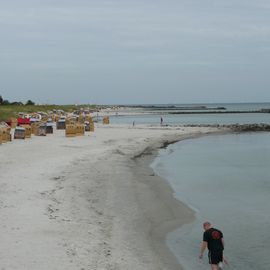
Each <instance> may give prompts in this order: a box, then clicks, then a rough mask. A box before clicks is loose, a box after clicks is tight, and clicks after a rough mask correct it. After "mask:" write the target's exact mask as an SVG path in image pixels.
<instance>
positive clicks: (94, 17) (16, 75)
mask: <svg viewBox="0 0 270 270" xmlns="http://www.w3.org/2000/svg"><path fill="white" fill-rule="evenodd" d="M269 70H270V1H269V0H256V1H254V0H166V1H165V0H163V1H162V0H136V1H135V0H43V1H42V0H23V1H22V0H9V1H4V0H0V95H2V96H3V97H4V98H5V99H8V100H10V101H26V100H28V99H31V100H33V101H35V102H37V103H50V104H138V103H140V104H149V103H158V104H161V103H163V104H165V103H166V104H167V103H205V102H210V103H216V102H269V101H270V89H269V88H270V87H269V86H270V75H269Z"/></svg>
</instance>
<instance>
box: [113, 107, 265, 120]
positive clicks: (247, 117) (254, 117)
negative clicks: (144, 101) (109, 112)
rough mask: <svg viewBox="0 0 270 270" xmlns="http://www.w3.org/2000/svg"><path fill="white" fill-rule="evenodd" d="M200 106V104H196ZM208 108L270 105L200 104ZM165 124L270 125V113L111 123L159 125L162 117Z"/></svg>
mask: <svg viewBox="0 0 270 270" xmlns="http://www.w3.org/2000/svg"><path fill="white" fill-rule="evenodd" d="M196 105H198V104H196ZM200 105H203V106H207V107H226V108H227V110H231V111H232V110H233V111H250V110H260V109H263V108H270V103H234V104H200ZM178 106H185V107H187V106H190V107H191V106H194V104H178ZM161 116H162V117H163V119H164V124H234V123H241V124H242V123H245V124H249V123H267V124H270V113H264V114H262V113H251V114H189V115H185V114H180V115H172V114H165V115H162V114H156V115H140V116H113V117H110V121H111V123H115V124H132V123H133V121H135V124H159V123H160V117H161Z"/></svg>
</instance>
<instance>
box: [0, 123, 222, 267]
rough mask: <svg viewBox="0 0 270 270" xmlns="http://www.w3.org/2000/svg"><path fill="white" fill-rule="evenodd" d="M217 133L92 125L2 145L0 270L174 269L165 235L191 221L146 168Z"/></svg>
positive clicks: (189, 214)
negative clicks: (190, 141) (76, 133)
mask: <svg viewBox="0 0 270 270" xmlns="http://www.w3.org/2000/svg"><path fill="white" fill-rule="evenodd" d="M212 132H221V130H217V129H214V128H195V127H190V128H188V127H185V128H183V127H178V128H176V127H174V128H167V127H147V126H143V125H141V126H136V128H131V127H129V126H127V125H110V126H102V125H100V126H98V127H97V129H96V131H95V133H87V135H86V136H84V137H76V138H65V137H64V132H63V131H55V134H53V135H48V136H47V137H32V138H31V139H29V140H25V141H20V140H16V141H13V142H11V143H7V144H3V145H0V155H1V160H0V172H1V173H0V213H1V216H0V219H1V221H0V226H1V228H0V231H1V241H0V258H1V264H0V269H1V270H3V269H5V270H16V269H18V270H26V269H27V270H29V269H31V270H33V269H37V270H43V269H44V270H45V269H46V270H48V269H49V270H62V269H63V270H76V269H78V270H83V269H84V270H86V269H87V270H88V269H89V270H94V269H99V270H101V269H111V270H113V269H115V270H116V269H121V270H127V269H137V270H142V269H144V270H145V269H147V270H154V269H155V270H158V269H168V270H169V269H181V267H180V265H179V264H178V262H177V261H176V259H175V258H174V257H173V255H172V254H171V253H170V252H169V250H168V248H167V247H166V245H165V238H166V234H167V233H168V232H169V231H171V230H173V229H174V228H176V227H178V226H180V225H181V224H183V223H186V222H189V221H191V220H192V219H193V215H194V213H193V212H192V210H190V209H189V208H187V207H186V206H185V205H184V204H182V203H180V202H179V201H177V200H176V199H174V197H173V192H172V190H171V188H170V187H169V185H168V184H167V182H166V181H165V180H163V179H161V178H159V177H157V176H155V175H154V174H153V171H152V170H151V169H150V167H149V164H150V162H151V161H152V160H153V157H154V156H155V153H156V151H157V149H159V148H160V147H162V146H164V145H166V144H167V143H171V142H174V141H178V140H181V139H184V138H188V137H192V136H200V135H202V134H207V133H212Z"/></svg>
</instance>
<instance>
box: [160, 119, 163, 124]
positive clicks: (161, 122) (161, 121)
mask: <svg viewBox="0 0 270 270" xmlns="http://www.w3.org/2000/svg"><path fill="white" fill-rule="evenodd" d="M162 124H163V118H162V117H160V125H161V126H162Z"/></svg>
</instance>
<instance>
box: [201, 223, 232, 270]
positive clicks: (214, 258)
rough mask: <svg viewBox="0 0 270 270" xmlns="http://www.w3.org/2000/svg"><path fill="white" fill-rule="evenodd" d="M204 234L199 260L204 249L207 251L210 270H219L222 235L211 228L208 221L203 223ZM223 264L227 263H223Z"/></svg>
mask: <svg viewBox="0 0 270 270" xmlns="http://www.w3.org/2000/svg"><path fill="white" fill-rule="evenodd" d="M203 228H204V234H203V242H202V245H201V252H200V256H199V258H200V259H202V258H203V253H204V251H205V249H206V248H207V249H208V259H209V264H210V265H211V269H212V270H219V269H220V268H219V265H221V264H222V262H223V259H224V258H223V250H224V240H223V233H222V232H221V231H220V230H218V229H215V228H213V227H212V225H211V223H210V222H209V221H206V222H204V223H203ZM225 263H227V262H226V261H225Z"/></svg>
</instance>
